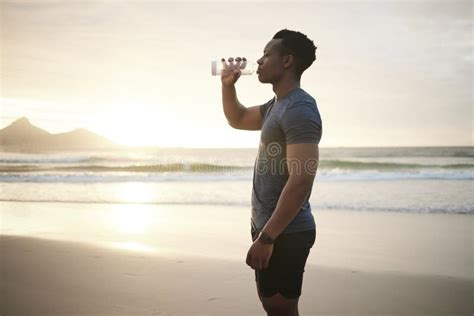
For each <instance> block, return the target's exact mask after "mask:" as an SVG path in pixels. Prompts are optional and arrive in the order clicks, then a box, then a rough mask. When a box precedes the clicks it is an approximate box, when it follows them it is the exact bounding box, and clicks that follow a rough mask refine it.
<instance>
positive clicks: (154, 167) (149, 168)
mask: <svg viewBox="0 0 474 316" xmlns="http://www.w3.org/2000/svg"><path fill="white" fill-rule="evenodd" d="M252 168H253V165H247V166H245V165H244V166H242V165H224V164H209V163H165V164H128V165H117V166H114V165H90V164H79V165H72V166H61V165H60V166H41V165H35V164H22V165H8V164H7V165H0V172H3V173H8V172H45V171H67V172H81V171H83V172H86V171H90V172H151V173H162V172H183V171H184V172H234V171H238V170H249V169H252ZM318 169H319V170H355V171H360V170H379V171H395V170H416V169H419V170H428V169H457V170H459V169H468V170H469V169H474V164H472V163H456V164H415V163H389V162H373V161H369V162H361V161H352V160H321V161H320V163H319V166H318Z"/></svg>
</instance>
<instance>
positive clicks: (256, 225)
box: [221, 29, 322, 316]
mask: <svg viewBox="0 0 474 316" xmlns="http://www.w3.org/2000/svg"><path fill="white" fill-rule="evenodd" d="M315 53H316V47H315V46H314V44H313V42H312V41H311V40H309V39H308V38H307V37H306V35H304V34H302V33H300V32H296V31H290V30H287V29H284V30H281V31H279V32H277V33H276V34H275V35H274V37H273V39H272V40H271V41H270V42H268V44H267V45H266V47H265V49H264V52H263V57H261V58H260V59H259V60H258V61H257V63H258V70H257V74H258V79H259V81H260V82H262V83H270V84H272V86H273V91H274V93H275V97H274V98H272V99H271V100H270V101H268V102H267V103H265V104H263V105H260V106H253V107H248V108H247V107H245V106H243V105H242V104H241V103H240V102H239V100H238V99H237V95H236V90H235V83H236V82H237V80H238V79H239V77H240V74H241V73H240V70H239V67H240V66H241V65H242V64H241V63H242V61H241V59H240V58H238V59H236V62H234V61H233V60H232V59H229V63H227V62H226V61H225V60H223V63H224V68H225V70H224V71H223V72H222V74H221V82H222V102H223V108H224V114H225V116H226V118H227V120H228V122H229V124H230V125H231V126H232V127H234V128H236V129H242V130H261V137H260V147H259V152H258V157H257V160H256V162H255V169H254V176H253V190H252V218H251V233H252V240H253V244H252V246H251V247H250V249H249V251H248V254H247V260H246V261H247V264H248V265H249V266H250V267H252V269H254V270H255V280H256V283H257V291H258V295H259V298H260V301H261V302H262V305H263V308H264V309H265V311H266V312H267V314H268V315H270V316H273V315H292V316H294V315H299V314H298V300H299V297H300V295H301V287H302V282H303V272H304V267H305V264H306V259H307V257H308V254H309V251H310V248H311V247H312V246H313V244H314V242H315V240H316V224H315V221H314V218H313V215H312V213H311V207H310V204H309V197H310V194H311V189H312V186H313V181H314V178H315V175H316V169H317V165H318V161H319V149H318V144H319V141H320V139H321V135H322V123H321V117H320V115H319V111H318V108H317V105H316V101H315V100H314V99H313V98H312V97H311V96H310V95H309V94H308V93H307V92H305V91H304V90H303V89H301V88H300V79H301V75H302V73H303V72H304V71H305V70H306V69H307V68H308V67H309V66H311V64H312V63H313V61H314V60H315V59H316V54H315Z"/></svg>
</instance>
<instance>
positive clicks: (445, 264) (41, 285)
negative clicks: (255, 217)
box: [0, 203, 473, 316]
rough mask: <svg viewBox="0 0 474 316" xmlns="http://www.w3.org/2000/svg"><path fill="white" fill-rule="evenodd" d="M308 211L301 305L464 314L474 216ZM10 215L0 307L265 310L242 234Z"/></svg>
mask: <svg viewBox="0 0 474 316" xmlns="http://www.w3.org/2000/svg"><path fill="white" fill-rule="evenodd" d="M19 205H20V206H23V207H24V205H23V204H21V203H18V205H16V206H15V205H12V204H10V205H8V207H7V206H6V205H5V204H3V205H2V206H4V208H3V213H2V217H1V218H2V219H3V220H5V219H6V218H7V219H11V217H9V216H11V212H14V209H15V208H17V207H19ZM42 205H43V206H44V204H43V203H42ZM69 206H70V205H69ZM64 207H65V205H52V206H50V208H64ZM94 207H98V208H100V207H101V206H94ZM195 208H197V209H199V208H203V210H202V211H203V212H211V213H212V212H214V210H212V208H209V207H205V209H206V211H204V207H203V206H196V207H195ZM6 209H8V210H6ZM171 209H172V210H173V212H174V213H173V214H177V213H179V210H181V211H183V212H185V210H183V207H181V206H174V207H171V208H170V209H169V210H171ZM220 210H221V213H222V207H220ZM95 211H97V210H95ZM215 211H216V212H217V209H216V210H215ZM8 212H10V213H8ZM219 214H220V213H219ZM233 214H234V215H231V217H232V216H235V218H233V219H234V220H235V221H237V222H235V221H234V222H233V223H232V221H231V222H230V223H228V224H227V225H229V226H230V227H237V228H235V230H236V231H237V232H235V231H234V232H232V233H229V235H231V236H242V238H249V237H250V236H249V234H247V230H243V231H240V229H241V228H242V227H244V225H245V227H246V225H247V218H248V216H247V214H245V215H243V214H241V213H240V211H239V212H235V213H233ZM207 215H211V214H207ZM214 215H216V214H214ZM29 216H30V218H33V215H32V214H31V213H30V214H29ZM71 216H72V215H71ZM76 216H77V215H76ZM226 217H228V216H227V215H226ZM178 218H180V219H182V216H181V215H179V216H178ZM239 218H240V219H241V220H244V223H239V222H238V219H239ZM316 218H317V222H318V237H317V241H316V245H315V247H314V248H313V251H312V253H311V255H310V259H309V264H308V265H307V267H306V272H305V280H304V286H303V295H302V297H301V303H300V314H301V315H407V316H408V315H410V316H411V315H473V305H472V298H473V279H472V220H473V216H472V215H443V214H439V215H422V214H401V213H370V212H343V211H334V212H317V213H316ZM23 220H24V218H23ZM217 220H219V218H217ZM168 224H169V222H168ZM31 225H32V224H30V226H31ZM13 226H14V225H10V224H8V223H7V224H5V223H4V225H2V227H4V229H3V233H2V236H1V239H0V256H1V260H0V264H1V267H0V268H1V280H0V281H1V282H0V290H1V292H0V293H1V297H0V298H1V301H0V306H1V307H0V312H1V315H2V316H5V315H264V312H263V310H262V308H261V306H260V302H259V300H258V297H257V295H256V289H255V284H254V279H253V270H251V269H249V268H248V267H247V266H246V265H245V263H244V258H243V257H242V258H241V259H240V257H241V252H242V250H245V249H246V248H247V245H249V244H248V241H245V242H244V243H243V245H244V248H242V246H241V244H240V243H238V242H235V243H232V242H230V243H229V244H228V247H231V248H232V247H235V248H238V250H234V252H237V254H238V255H236V256H228V255H225V252H224V255H222V256H216V257H210V256H208V255H206V256H198V255H196V254H193V253H192V252H190V251H182V252H180V251H179V249H177V251H176V252H169V253H155V252H146V251H143V252H140V251H136V250H135V251H127V250H120V249H113V248H108V247H102V246H99V245H98V244H94V243H92V242H85V241H81V242H78V241H71V240H67V241H65V240H63V241H61V240H52V239H44V238H40V237H41V236H39V234H31V232H30V234H31V235H34V236H33V237H32V236H27V234H25V231H22V234H12V233H13V232H14V228H15V227H13ZM78 230H83V231H87V228H85V227H83V228H82V229H81V228H80V227H79V228H78ZM440 230H441V231H440ZM6 231H7V232H8V234H7V233H6ZM396 232H398V235H397V233H396ZM221 233H222V232H221V231H219V234H221ZM91 234H92V232H91ZM394 235H395V236H394ZM55 237H58V236H57V235H55ZM232 238H236V237H232ZM55 239H58V238H55ZM65 239H67V238H65ZM198 240H199V239H198ZM224 240H225V238H224ZM370 241H372V242H370ZM193 243H196V240H194V241H193V239H192V238H190V239H188V240H187V244H191V245H192V244H193ZM177 245H178V244H177ZM215 245H218V244H215ZM195 246H196V249H197V252H199V249H200V248H199V247H200V245H199V244H198V243H196V244H195ZM213 246H214V245H213ZM218 250H219V249H218ZM229 253H231V252H229ZM453 256H454V257H453ZM236 258H239V259H236Z"/></svg>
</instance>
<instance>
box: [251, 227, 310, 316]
mask: <svg viewBox="0 0 474 316" xmlns="http://www.w3.org/2000/svg"><path fill="white" fill-rule="evenodd" d="M314 241H315V231H313V232H304V233H299V234H293V235H287V236H281V237H279V241H278V243H276V244H275V245H274V252H273V254H272V257H271V258H270V262H269V267H268V269H265V270H256V271H255V281H256V285H257V293H258V296H259V298H260V301H261V302H262V306H263V308H264V309H265V311H266V312H267V315H269V316H279V315H282V316H287V315H288V316H298V315H299V314H298V301H299V297H300V295H301V288H302V283H303V272H304V266H305V264H306V259H307V257H308V255H309V251H310V249H309V248H310V247H311V246H312V244H313V243H314ZM294 242H297V243H299V245H296V244H294ZM301 244H303V245H304V246H306V247H301ZM298 246H299V247H298Z"/></svg>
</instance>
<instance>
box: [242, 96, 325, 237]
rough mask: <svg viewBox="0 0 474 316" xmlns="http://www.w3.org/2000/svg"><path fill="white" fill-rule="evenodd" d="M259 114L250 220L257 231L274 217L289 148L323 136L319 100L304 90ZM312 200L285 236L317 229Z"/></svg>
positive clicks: (306, 203) (284, 178)
mask: <svg viewBox="0 0 474 316" xmlns="http://www.w3.org/2000/svg"><path fill="white" fill-rule="evenodd" d="M260 111H261V114H262V131H261V135H260V146H259V149H258V156H257V159H256V161H255V166H254V172H253V188H252V219H251V225H252V228H253V229H255V230H258V231H260V230H261V229H262V228H263V227H264V226H265V224H266V222H267V221H268V220H269V219H270V217H271V216H272V213H273V211H274V210H275V207H276V205H277V203H278V199H279V198H280V194H281V192H282V190H283V187H284V186H285V184H286V182H287V180H288V176H289V175H288V166H287V163H286V145H289V144H298V143H315V144H319V141H320V140H321V135H322V122H321V116H320V115H319V111H318V107H317V105H316V101H315V100H314V98H313V97H311V96H310V95H309V94H308V93H307V92H306V91H304V90H303V89H301V88H297V89H295V90H292V91H291V92H290V93H288V94H287V95H286V96H285V97H283V98H281V99H279V100H277V101H276V102H275V98H273V99H271V100H270V101H268V102H267V103H265V104H263V105H262V106H261V107H260ZM313 167H314V164H313ZM309 197H310V195H308V197H307V199H306V201H305V203H304V204H303V207H302V208H301V209H300V211H299V213H298V214H297V215H296V217H295V218H294V219H293V220H292V221H291V222H290V224H289V225H288V226H287V227H286V228H285V229H284V231H283V232H282V233H283V234H288V233H294V232H301V231H306V230H310V229H314V228H316V223H315V221H314V217H313V215H312V214H311V206H310V203H309Z"/></svg>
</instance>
